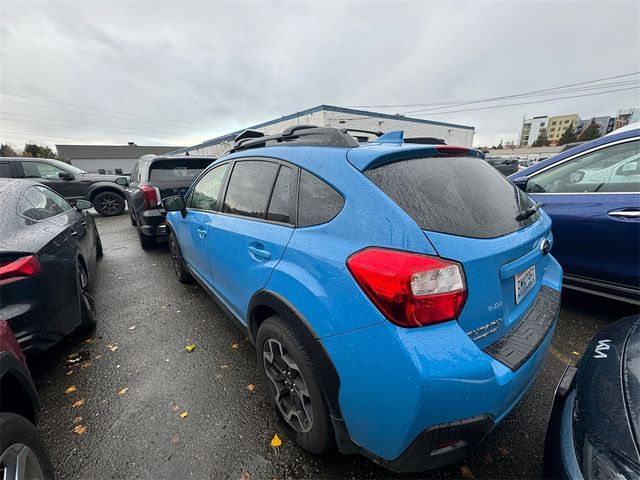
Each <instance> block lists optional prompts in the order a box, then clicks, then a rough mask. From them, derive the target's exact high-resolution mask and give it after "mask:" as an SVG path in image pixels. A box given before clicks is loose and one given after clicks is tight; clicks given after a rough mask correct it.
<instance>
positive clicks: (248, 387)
mask: <svg viewBox="0 0 640 480" xmlns="http://www.w3.org/2000/svg"><path fill="white" fill-rule="evenodd" d="M255 388H256V386H255V385H254V384H253V383H250V384H249V385H247V390H249V391H250V392H253V391H254V390H255Z"/></svg>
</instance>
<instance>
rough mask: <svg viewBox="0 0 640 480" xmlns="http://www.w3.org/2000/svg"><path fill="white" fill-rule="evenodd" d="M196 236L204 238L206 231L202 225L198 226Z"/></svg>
mask: <svg viewBox="0 0 640 480" xmlns="http://www.w3.org/2000/svg"><path fill="white" fill-rule="evenodd" d="M198 236H199V237H200V238H204V237H206V236H207V231H206V230H205V228H204V227H198Z"/></svg>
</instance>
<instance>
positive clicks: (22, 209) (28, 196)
mask: <svg viewBox="0 0 640 480" xmlns="http://www.w3.org/2000/svg"><path fill="white" fill-rule="evenodd" d="M72 208H73V207H72V206H71V205H70V204H69V202H67V201H66V200H65V199H64V198H62V197H61V196H60V195H58V194H57V193H55V192H52V191H51V190H49V189H48V188H44V187H41V186H38V185H35V186H33V187H30V188H28V189H27V190H25V192H24V193H23V194H22V198H21V199H20V202H19V203H18V213H19V214H20V215H22V216H24V217H27V218H30V219H31V220H45V219H47V218H51V217H55V216H56V215H60V214H61V213H65V212H68V211H70V210H71V209H72Z"/></svg>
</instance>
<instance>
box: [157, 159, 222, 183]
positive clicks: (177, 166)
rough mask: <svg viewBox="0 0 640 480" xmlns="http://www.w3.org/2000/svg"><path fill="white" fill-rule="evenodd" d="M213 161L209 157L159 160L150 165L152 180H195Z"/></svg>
mask: <svg viewBox="0 0 640 480" xmlns="http://www.w3.org/2000/svg"><path fill="white" fill-rule="evenodd" d="M211 162H213V160H212V159H209V158H189V157H186V158H185V159H182V158H180V159H177V160H159V161H156V162H153V163H152V164H151V166H150V167H149V181H150V182H175V181H179V182H193V181H194V180H195V179H196V177H197V176H198V175H200V172H202V170H204V169H205V168H207V167H208V166H209V164H210V163H211Z"/></svg>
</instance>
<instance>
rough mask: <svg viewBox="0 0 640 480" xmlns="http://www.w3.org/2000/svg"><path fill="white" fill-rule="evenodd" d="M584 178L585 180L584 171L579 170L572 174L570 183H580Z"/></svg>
mask: <svg viewBox="0 0 640 480" xmlns="http://www.w3.org/2000/svg"><path fill="white" fill-rule="evenodd" d="M583 178H584V172H583V171H582V170H578V171H576V172H571V175H569V182H571V183H580V182H581V181H582V179H583Z"/></svg>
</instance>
